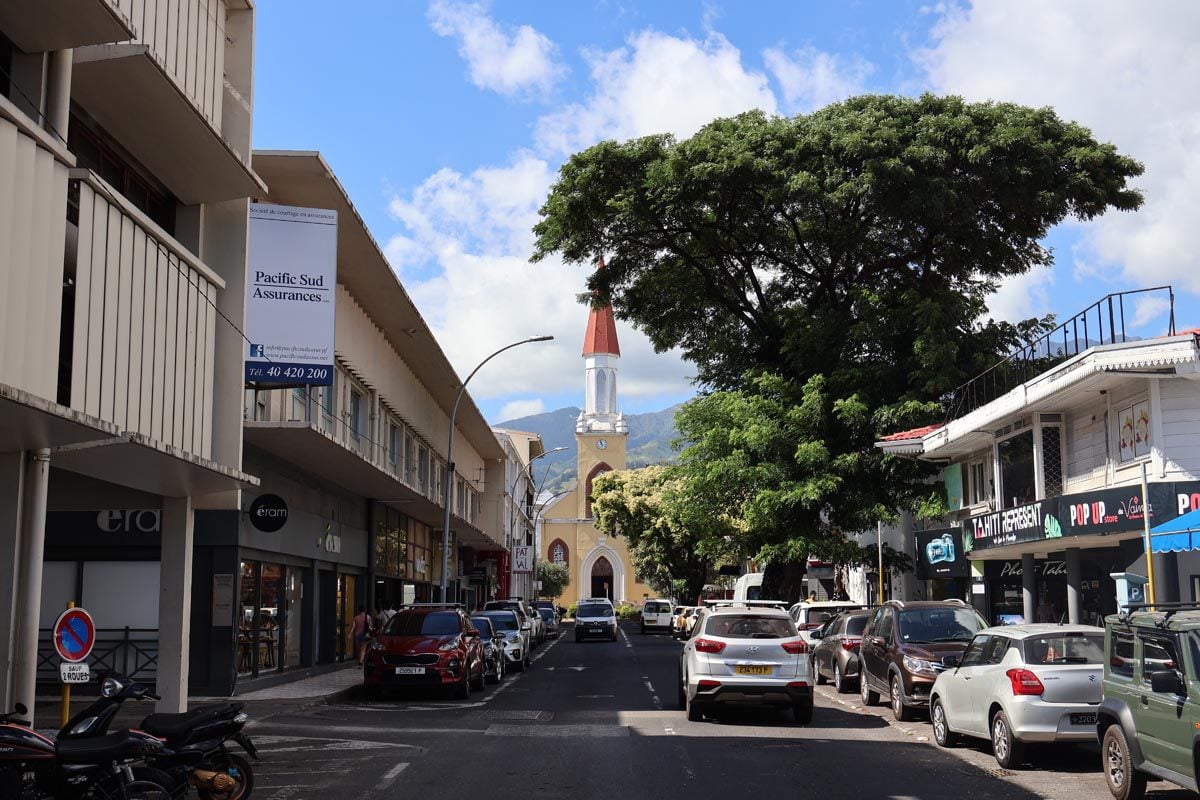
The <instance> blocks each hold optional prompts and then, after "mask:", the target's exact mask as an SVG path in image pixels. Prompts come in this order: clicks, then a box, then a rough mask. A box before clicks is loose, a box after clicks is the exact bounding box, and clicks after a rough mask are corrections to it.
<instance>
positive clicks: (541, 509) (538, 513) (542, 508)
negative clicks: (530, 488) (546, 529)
mask: <svg viewBox="0 0 1200 800" xmlns="http://www.w3.org/2000/svg"><path fill="white" fill-rule="evenodd" d="M571 491H572V490H571V489H564V490H562V491H561V492H558V493H557V494H552V495H550V496H549V497H547V498H546V499H545V500H544V501H543V502H541V503H537V501H536V500H535V501H534V502H535V503H536V508H535V509H534V512H533V530H534V535H535V536H536V535H537V526H538V521H539V520H540V519H541V517H542V515H543V514H544V513H545V512H546V509H547V508H549V507H550V504H551V503H553V502H554V501H555V500H557V499H558V498H560V497H562V496H563V495H564V494H569V493H570V492H571ZM538 493H539V494H540V493H541V492H540V491H539V492H538Z"/></svg>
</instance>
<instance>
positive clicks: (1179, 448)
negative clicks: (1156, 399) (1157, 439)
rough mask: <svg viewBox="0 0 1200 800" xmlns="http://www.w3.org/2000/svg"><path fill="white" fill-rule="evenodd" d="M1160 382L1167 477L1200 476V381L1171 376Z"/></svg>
mask: <svg viewBox="0 0 1200 800" xmlns="http://www.w3.org/2000/svg"><path fill="white" fill-rule="evenodd" d="M1159 385H1160V390H1159V391H1160V396H1161V398H1162V408H1161V410H1160V412H1159V413H1160V417H1161V420H1162V442H1161V447H1162V450H1163V455H1164V457H1165V460H1166V477H1168V478H1173V479H1176V480H1188V479H1192V478H1195V477H1197V476H1200V382H1197V381H1192V380H1188V379H1186V378H1169V379H1166V380H1162V381H1159Z"/></svg>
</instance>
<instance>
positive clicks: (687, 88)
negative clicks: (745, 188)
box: [536, 30, 776, 156]
mask: <svg viewBox="0 0 1200 800" xmlns="http://www.w3.org/2000/svg"><path fill="white" fill-rule="evenodd" d="M586 56H587V58H588V61H589V62H590V64H591V75H592V81H593V83H594V84H595V87H594V90H593V93H592V94H591V96H590V97H588V98H587V99H586V100H585V101H584V102H582V103H572V104H571V105H568V106H566V107H565V108H562V109H559V110H558V111H555V112H553V113H551V114H548V115H546V116H544V117H542V118H541V119H540V120H538V123H537V128H536V139H537V142H538V145H539V147H540V148H541V150H542V151H543V152H546V153H550V154H554V155H559V156H564V155H568V154H570V153H573V152H575V151H576V150H581V149H583V148H585V147H589V146H591V145H593V144H595V143H596V142H598V141H601V140H602V139H609V138H615V139H626V138H630V137H634V136H645V135H648V134H652V133H673V134H675V135H676V136H681V137H686V136H690V135H692V134H693V133H695V132H696V131H697V130H699V129H700V127H701V126H703V125H704V124H705V123H707V122H710V121H711V120H712V119H714V118H715V117H724V116H731V115H733V114H738V113H741V112H742V111H747V110H749V109H752V108H761V109H763V110H764V111H766V112H768V113H774V112H775V110H776V101H775V95H774V94H773V93H772V91H771V88H770V86H769V85H768V82H767V78H766V76H765V75H763V74H762V73H760V72H753V71H750V70H748V69H746V67H745V66H744V65H743V64H742V58H741V52H740V51H739V50H738V49H737V48H736V47H734V46H733V45H732V44H731V43H730V42H729V40H728V39H726V38H725V37H724V36H722V35H720V34H719V33H709V34H708V36H707V37H706V38H705V39H704V40H702V41H700V40H696V39H687V38H679V37H676V36H668V35H667V34H664V33H659V32H657V31H653V30H647V31H643V32H641V33H637V34H634V35H632V36H630V37H629V39H628V41H627V43H626V46H625V47H622V48H619V49H617V50H612V51H608V52H591V53H587V54H586Z"/></svg>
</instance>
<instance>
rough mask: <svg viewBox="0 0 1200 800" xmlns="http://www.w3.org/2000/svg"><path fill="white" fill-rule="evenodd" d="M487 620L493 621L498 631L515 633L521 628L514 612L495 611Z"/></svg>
mask: <svg viewBox="0 0 1200 800" xmlns="http://www.w3.org/2000/svg"><path fill="white" fill-rule="evenodd" d="M487 618H488V619H490V620H491V621H492V624H493V625H495V626H496V630H498V631H515V630H520V628H521V626H520V625H519V624H518V623H517V615H516V612H514V611H495V612H492V613H491V614H488V615H487Z"/></svg>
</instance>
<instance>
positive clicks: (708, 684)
mask: <svg viewBox="0 0 1200 800" xmlns="http://www.w3.org/2000/svg"><path fill="white" fill-rule="evenodd" d="M720 685H721V682H720V681H710V680H700V681H697V682H696V686H697V687H698V688H700V689H715V688H717V687H718V686H720Z"/></svg>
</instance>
